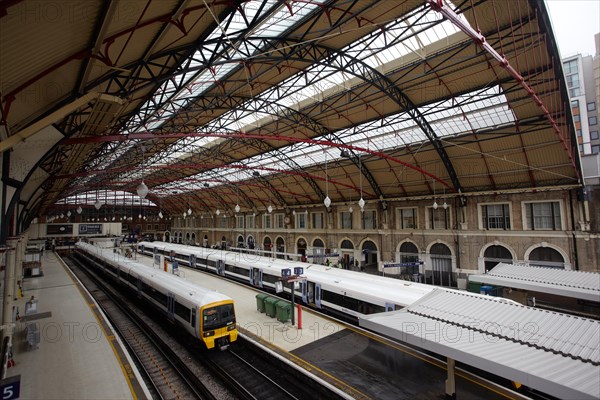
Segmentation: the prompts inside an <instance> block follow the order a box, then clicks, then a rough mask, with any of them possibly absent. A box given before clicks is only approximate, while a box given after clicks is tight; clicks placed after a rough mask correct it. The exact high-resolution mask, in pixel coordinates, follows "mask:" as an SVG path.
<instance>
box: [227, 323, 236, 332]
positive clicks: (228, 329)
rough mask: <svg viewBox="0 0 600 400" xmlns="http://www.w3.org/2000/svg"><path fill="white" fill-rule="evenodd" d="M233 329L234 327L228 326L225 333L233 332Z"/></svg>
mask: <svg viewBox="0 0 600 400" xmlns="http://www.w3.org/2000/svg"><path fill="white" fill-rule="evenodd" d="M234 329H235V325H229V326H228V327H227V332H229V331H232V330H234Z"/></svg>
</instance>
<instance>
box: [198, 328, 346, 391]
mask: <svg viewBox="0 0 600 400" xmlns="http://www.w3.org/2000/svg"><path fill="white" fill-rule="evenodd" d="M208 358H209V359H210V366H211V368H212V369H213V370H214V371H215V373H216V374H218V375H219V376H221V377H222V379H223V380H225V381H227V382H228V384H229V385H230V386H231V387H232V389H234V390H235V391H236V393H237V394H238V395H239V396H240V397H242V398H244V399H261V400H270V399H273V400H279V399H299V400H300V399H328V400H329V399H332V400H335V399H341V397H340V396H339V395H338V394H336V393H334V392H333V391H331V390H329V389H328V388H326V387H324V386H322V385H320V384H318V383H317V382H315V381H314V380H313V379H311V378H310V377H307V376H306V375H305V374H303V373H301V372H299V371H298V370H296V369H295V368H293V367H291V366H290V365H288V364H286V363H284V362H282V361H281V360H279V359H278V358H276V357H275V356H272V355H270V354H269V353H267V352H265V351H263V350H261V349H259V348H258V347H257V346H256V345H254V344H253V343H252V342H250V341H248V340H246V339H244V338H243V337H238V341H237V343H236V345H235V346H233V347H232V349H230V351H227V352H219V353H217V352H214V353H211V354H210V355H209V357H208Z"/></svg>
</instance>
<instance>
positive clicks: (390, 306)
mask: <svg viewBox="0 0 600 400" xmlns="http://www.w3.org/2000/svg"><path fill="white" fill-rule="evenodd" d="M395 309H396V305H395V304H394V303H385V311H394V310H395Z"/></svg>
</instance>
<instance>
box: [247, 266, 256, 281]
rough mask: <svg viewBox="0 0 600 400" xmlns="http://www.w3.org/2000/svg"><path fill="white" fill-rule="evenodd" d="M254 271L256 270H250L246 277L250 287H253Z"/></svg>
mask: <svg viewBox="0 0 600 400" xmlns="http://www.w3.org/2000/svg"><path fill="white" fill-rule="evenodd" d="M255 270H256V268H250V271H248V272H249V275H248V281H249V282H250V284H251V285H254V271H255Z"/></svg>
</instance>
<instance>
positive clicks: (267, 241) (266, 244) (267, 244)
mask: <svg viewBox="0 0 600 400" xmlns="http://www.w3.org/2000/svg"><path fill="white" fill-rule="evenodd" d="M271 246H272V243H271V238H270V237H268V236H265V237H264V238H263V249H265V250H271Z"/></svg>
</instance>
